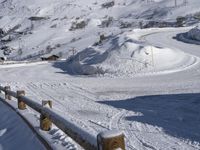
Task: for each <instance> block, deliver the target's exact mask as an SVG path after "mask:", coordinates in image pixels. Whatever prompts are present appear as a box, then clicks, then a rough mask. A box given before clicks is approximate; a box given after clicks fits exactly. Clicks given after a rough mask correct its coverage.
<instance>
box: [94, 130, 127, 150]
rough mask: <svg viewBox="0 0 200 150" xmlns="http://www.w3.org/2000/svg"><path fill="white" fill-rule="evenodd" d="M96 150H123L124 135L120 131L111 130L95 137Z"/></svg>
mask: <svg viewBox="0 0 200 150" xmlns="http://www.w3.org/2000/svg"><path fill="white" fill-rule="evenodd" d="M97 145H98V150H116V149H120V150H125V141H124V134H123V133H122V132H120V131H116V130H111V131H105V132H101V133H99V134H98V135H97Z"/></svg>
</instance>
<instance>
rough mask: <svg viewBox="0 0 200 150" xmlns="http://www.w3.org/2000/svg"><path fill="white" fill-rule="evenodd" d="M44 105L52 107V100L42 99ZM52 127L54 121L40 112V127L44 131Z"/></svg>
mask: <svg viewBox="0 0 200 150" xmlns="http://www.w3.org/2000/svg"><path fill="white" fill-rule="evenodd" d="M42 106H43V107H49V108H52V101H42ZM51 127H52V122H51V121H50V120H49V118H47V117H45V116H44V115H43V114H40V128H41V129H42V130H44V131H49V130H50V129H51Z"/></svg>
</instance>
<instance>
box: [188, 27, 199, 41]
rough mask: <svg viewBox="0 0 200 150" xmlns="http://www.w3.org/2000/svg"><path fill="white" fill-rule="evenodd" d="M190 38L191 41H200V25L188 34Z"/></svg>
mask: <svg viewBox="0 0 200 150" xmlns="http://www.w3.org/2000/svg"><path fill="white" fill-rule="evenodd" d="M187 36H188V38H190V39H191V40H196V41H200V25H198V26H196V27H195V28H193V29H191V30H190V31H189V32H188V34H187Z"/></svg>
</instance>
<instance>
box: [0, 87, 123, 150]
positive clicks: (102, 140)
mask: <svg viewBox="0 0 200 150" xmlns="http://www.w3.org/2000/svg"><path fill="white" fill-rule="evenodd" d="M1 91H3V92H4V93H5V100H11V96H12V97H14V98H16V99H17V100H18V109H21V110H24V109H26V105H28V106H29V107H31V108H32V109H34V110H35V111H37V112H38V113H40V114H41V118H40V127H41V129H43V130H49V129H50V127H51V122H52V123H54V124H55V125H56V126H57V127H58V128H59V129H61V130H62V131H63V132H65V133H66V134H67V135H68V136H70V137H71V138H72V139H73V140H74V141H75V142H77V143H78V144H79V145H80V146H82V147H83V148H84V149H86V150H116V149H121V150H125V142H124V134H123V133H122V132H119V131H105V132H102V133H99V134H98V135H97V136H96V135H93V134H91V133H89V132H87V131H86V130H84V129H82V128H81V127H80V126H79V125H76V124H73V123H72V122H71V121H70V120H68V119H66V118H63V117H62V116H60V115H58V114H57V113H56V112H55V111H54V110H52V109H50V108H47V107H43V105H41V104H39V103H37V102H35V101H33V100H31V99H29V98H28V97H26V96H25V91H17V92H13V91H11V88H10V86H6V87H2V86H0V92H1ZM41 124H45V126H47V128H46V127H45V128H43V127H42V126H41Z"/></svg>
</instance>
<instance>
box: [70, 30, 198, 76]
mask: <svg viewBox="0 0 200 150" xmlns="http://www.w3.org/2000/svg"><path fill="white" fill-rule="evenodd" d="M137 32H138V33H137ZM139 32H140V31H136V32H133V33H129V34H122V35H119V36H117V37H112V38H110V40H107V41H105V43H103V44H101V45H99V46H98V47H89V48H87V49H85V50H84V51H82V52H80V53H78V54H77V55H75V56H74V57H71V58H70V59H69V60H68V63H67V65H66V68H67V70H68V73H71V74H81V75H83V74H84V75H93V74H107V75H114V76H135V75H136V74H141V73H149V72H154V73H155V72H171V71H178V70H180V69H183V68H185V67H188V66H190V65H192V64H193V63H195V61H196V58H194V57H192V56H190V55H188V54H185V53H184V52H182V51H179V50H172V49H168V48H160V47H153V46H148V45H145V44H144V43H142V42H141V41H139V40H138V34H139Z"/></svg>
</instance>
